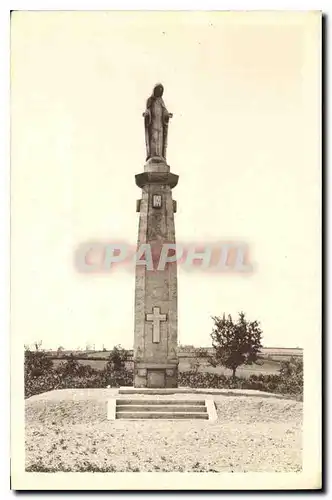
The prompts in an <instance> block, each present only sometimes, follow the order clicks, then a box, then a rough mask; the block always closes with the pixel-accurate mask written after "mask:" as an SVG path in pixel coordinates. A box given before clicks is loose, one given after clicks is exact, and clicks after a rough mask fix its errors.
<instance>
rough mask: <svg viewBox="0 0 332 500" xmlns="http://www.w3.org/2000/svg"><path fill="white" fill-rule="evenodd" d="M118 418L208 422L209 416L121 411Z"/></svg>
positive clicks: (194, 413) (199, 413) (196, 413)
mask: <svg viewBox="0 0 332 500" xmlns="http://www.w3.org/2000/svg"><path fill="white" fill-rule="evenodd" d="M116 418H117V419H128V420H129V419H130V420H137V419H152V418H158V419H167V420H178V419H203V420H208V419H209V415H208V414H207V413H204V412H191V413H189V412H188V413H186V412H174V413H171V412H169V413H167V412H164V411H150V412H149V411H137V412H131V411H119V412H117V413H116Z"/></svg>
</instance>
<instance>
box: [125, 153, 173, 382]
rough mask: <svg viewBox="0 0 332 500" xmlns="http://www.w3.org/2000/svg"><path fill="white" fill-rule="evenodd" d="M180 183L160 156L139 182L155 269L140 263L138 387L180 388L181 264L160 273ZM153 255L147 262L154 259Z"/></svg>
mask: <svg viewBox="0 0 332 500" xmlns="http://www.w3.org/2000/svg"><path fill="white" fill-rule="evenodd" d="M177 182H178V176H177V175H174V174H172V173H171V172H170V168H169V166H168V165H167V164H166V162H165V161H163V160H162V159H160V158H151V159H150V160H149V161H148V163H147V164H146V165H145V167H144V172H143V173H141V174H138V175H136V184H137V186H139V187H140V188H141V189H142V198H141V200H138V202H137V211H138V212H139V214H140V218H139V230H138V242H137V248H138V249H139V248H143V247H142V245H143V246H144V245H148V246H149V248H151V255H152V258H153V268H152V269H151V267H150V266H148V265H147V264H143V265H136V282H135V339H134V386H135V387H150V388H163V387H170V388H172V387H177V378H178V356H177V264H176V262H172V263H168V264H166V266H165V267H164V269H157V267H158V265H159V260H160V252H161V250H162V245H163V244H165V243H171V244H172V243H173V244H174V243H175V227H174V212H175V211H176V203H175V202H174V201H173V200H172V188H174V187H175V186H176V184H177ZM145 248H146V247H145ZM148 252H149V250H148V249H147V250H146V252H145V254H143V256H142V259H144V260H146V259H147V258H148ZM170 253H171V251H170V252H169V254H170ZM142 259H141V260H142ZM150 263H151V262H150ZM149 267H150V268H149Z"/></svg>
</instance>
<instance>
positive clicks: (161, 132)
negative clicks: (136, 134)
mask: <svg viewBox="0 0 332 500" xmlns="http://www.w3.org/2000/svg"><path fill="white" fill-rule="evenodd" d="M163 93H164V87H163V86H162V85H161V83H157V85H155V87H154V89H153V92H152V95H151V96H150V97H149V99H148V100H147V102H146V110H145V112H144V113H143V117H144V126H145V143H146V154H147V157H146V159H147V160H149V159H150V158H156V159H157V158H159V159H161V160H166V147H167V133H168V122H169V119H170V118H172V116H173V115H172V113H169V112H168V111H167V109H166V106H165V103H164V101H163V99H162V95H163Z"/></svg>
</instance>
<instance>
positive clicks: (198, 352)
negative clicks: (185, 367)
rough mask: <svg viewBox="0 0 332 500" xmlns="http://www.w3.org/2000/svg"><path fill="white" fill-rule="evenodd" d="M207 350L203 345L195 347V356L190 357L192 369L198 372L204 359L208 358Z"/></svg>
mask: <svg viewBox="0 0 332 500" xmlns="http://www.w3.org/2000/svg"><path fill="white" fill-rule="evenodd" d="M206 357H207V355H206V352H205V350H204V349H202V348H201V347H197V348H194V347H193V356H190V358H189V365H190V371H192V372H194V373H195V374H196V373H198V370H199V367H200V366H201V365H202V364H203V359H204V358H206Z"/></svg>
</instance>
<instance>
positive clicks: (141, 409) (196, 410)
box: [116, 402, 207, 413]
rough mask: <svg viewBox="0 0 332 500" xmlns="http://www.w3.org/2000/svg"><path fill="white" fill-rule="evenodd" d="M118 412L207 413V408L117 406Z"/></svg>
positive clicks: (153, 405)
mask: <svg viewBox="0 0 332 500" xmlns="http://www.w3.org/2000/svg"><path fill="white" fill-rule="evenodd" d="M116 411H117V413H118V412H128V411H129V412H133V411H138V412H145V411H149V412H151V411H154V412H159V411H162V412H180V413H183V412H185V413H188V412H189V413H190V412H191V413H192V412H194V413H200V412H201V413H206V412H207V408H206V406H203V405H200V406H194V405H188V406H187V405H183V404H182V405H177V404H174V402H173V405H163V404H159V405H158V404H151V405H146V404H144V405H127V404H126V405H119V404H117V405H116Z"/></svg>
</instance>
